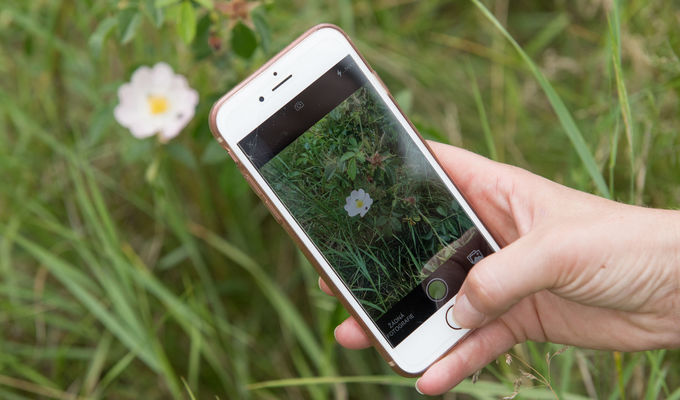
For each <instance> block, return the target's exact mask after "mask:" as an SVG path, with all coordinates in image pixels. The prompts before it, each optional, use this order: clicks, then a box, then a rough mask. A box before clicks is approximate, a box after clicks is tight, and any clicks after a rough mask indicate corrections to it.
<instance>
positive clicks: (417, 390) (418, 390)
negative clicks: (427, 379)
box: [416, 379, 424, 395]
mask: <svg viewBox="0 0 680 400" xmlns="http://www.w3.org/2000/svg"><path fill="white" fill-rule="evenodd" d="M418 382H420V379H418V380H417V381H416V392H418V393H420V394H423V395H424V393H423V392H421V391H420V389H418Z"/></svg>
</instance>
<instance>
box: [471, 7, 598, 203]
mask: <svg viewBox="0 0 680 400" xmlns="http://www.w3.org/2000/svg"><path fill="white" fill-rule="evenodd" d="M471 1H472V2H473V3H474V4H475V6H477V8H479V10H480V11H481V12H482V14H484V16H485V17H486V18H487V19H488V20H489V21H490V22H491V23H492V24H493V25H494V26H495V27H496V29H498V30H499V31H500V32H501V33H502V34H503V36H505V38H506V39H507V40H508V41H509V42H510V43H511V44H512V46H513V47H514V48H515V50H517V52H518V53H519V55H520V56H521V57H522V59H523V60H524V62H525V63H526V64H527V66H528V67H529V70H530V71H531V73H532V74H533V75H534V78H536V80H537V81H538V84H539V85H540V86H541V89H543V92H544V93H545V95H546V97H547V98H548V101H549V102H550V105H551V106H552V108H553V110H555V113H556V114H557V118H558V119H559V120H560V123H561V124H562V127H563V128H564V132H565V133H566V134H567V137H568V138H569V140H571V143H572V145H573V146H574V149H575V150H576V153H577V154H578V156H579V158H581V162H582V163H583V166H584V167H585V168H586V170H587V171H588V174H589V175H590V178H591V179H592V180H593V183H594V184H595V188H596V189H597V191H598V192H600V194H601V195H602V196H604V197H607V198H610V197H611V195H610V193H609V188H608V187H607V184H606V183H605V181H604V178H603V177H602V173H601V172H600V168H599V167H598V166H597V163H596V162H595V158H593V155H592V153H591V151H590V149H589V148H588V145H587V144H586V141H585V140H584V139H583V134H582V133H581V131H580V130H579V128H578V126H577V125H576V121H574V118H573V117H572V116H571V113H570V112H569V110H568V109H567V106H566V105H565V104H564V102H563V101H562V98H561V97H560V96H559V95H558V94H557V92H556V91H555V89H554V88H553V86H552V85H551V84H550V82H549V81H548V79H547V78H546V77H545V75H543V73H542V72H541V71H540V70H539V69H538V66H536V64H535V63H534V62H533V61H532V60H531V58H530V57H529V55H527V53H526V52H524V50H523V49H522V47H521V46H520V45H519V43H517V41H516V40H515V39H514V38H513V37H512V36H511V35H510V33H508V31H507V30H506V29H505V28H504V27H503V25H501V23H500V22H498V20H497V19H496V17H494V16H493V14H491V12H490V11H489V10H488V9H487V8H486V7H485V6H484V4H482V3H481V1H480V0H471Z"/></svg>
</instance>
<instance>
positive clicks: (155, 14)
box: [144, 0, 164, 28]
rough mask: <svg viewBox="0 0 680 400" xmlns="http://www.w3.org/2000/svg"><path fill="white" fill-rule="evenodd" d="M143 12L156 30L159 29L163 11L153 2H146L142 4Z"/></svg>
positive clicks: (150, 0) (151, 0) (149, 0)
mask: <svg viewBox="0 0 680 400" xmlns="http://www.w3.org/2000/svg"><path fill="white" fill-rule="evenodd" d="M144 10H145V11H146V15H147V16H148V17H149V19H150V20H151V22H152V23H153V24H154V26H155V27H156V28H160V27H161V26H162V25H163V19H164V18H163V17H164V14H163V9H162V8H161V7H159V6H158V4H157V3H156V1H155V0H146V1H145V2H144Z"/></svg>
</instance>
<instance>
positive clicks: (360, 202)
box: [357, 200, 364, 208]
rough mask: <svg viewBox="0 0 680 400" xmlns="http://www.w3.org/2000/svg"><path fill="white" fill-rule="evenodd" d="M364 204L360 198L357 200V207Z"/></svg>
mask: <svg viewBox="0 0 680 400" xmlns="http://www.w3.org/2000/svg"><path fill="white" fill-rule="evenodd" d="M363 206H364V202H363V201H361V200H357V208H361V207H363Z"/></svg>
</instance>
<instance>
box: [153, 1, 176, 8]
mask: <svg viewBox="0 0 680 400" xmlns="http://www.w3.org/2000/svg"><path fill="white" fill-rule="evenodd" d="M155 3H156V8H163V7H167V6H170V5H173V4H177V3H179V0H155Z"/></svg>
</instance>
